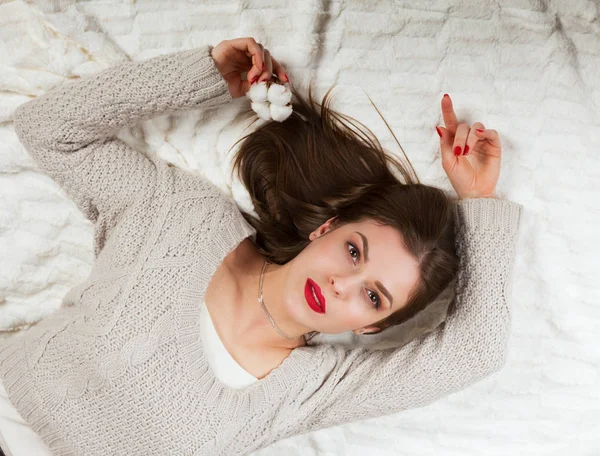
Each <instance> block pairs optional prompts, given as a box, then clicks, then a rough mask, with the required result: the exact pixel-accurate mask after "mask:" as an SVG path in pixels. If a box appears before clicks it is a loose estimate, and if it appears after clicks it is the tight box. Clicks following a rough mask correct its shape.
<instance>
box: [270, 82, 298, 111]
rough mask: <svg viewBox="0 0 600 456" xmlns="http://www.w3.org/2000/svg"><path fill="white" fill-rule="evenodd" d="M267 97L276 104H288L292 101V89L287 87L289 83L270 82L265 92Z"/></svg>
mask: <svg viewBox="0 0 600 456" xmlns="http://www.w3.org/2000/svg"><path fill="white" fill-rule="evenodd" d="M267 99H268V100H269V101H270V102H271V103H273V104H275V105H277V106H285V105H286V104H288V103H289V102H290V101H292V91H291V90H290V88H289V84H285V85H281V84H271V87H269V91H268V92H267Z"/></svg>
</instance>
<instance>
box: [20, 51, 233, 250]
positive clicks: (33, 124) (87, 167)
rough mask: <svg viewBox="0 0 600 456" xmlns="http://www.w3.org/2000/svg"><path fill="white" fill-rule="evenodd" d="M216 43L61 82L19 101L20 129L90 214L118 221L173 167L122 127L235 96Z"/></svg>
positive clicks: (26, 141) (50, 171) (29, 145)
mask: <svg viewBox="0 0 600 456" xmlns="http://www.w3.org/2000/svg"><path fill="white" fill-rule="evenodd" d="M211 50H212V46H210V45H206V46H202V47H199V48H196V49H191V50H187V51H182V52H176V53H171V54H166V55H161V56H159V57H154V58H151V59H147V60H142V61H135V62H126V63H122V64H119V65H116V66H114V67H112V68H108V69H106V70H104V71H101V72H99V73H97V74H95V75H92V76H89V77H86V78H83V79H81V80H79V81H77V82H74V83H71V82H68V83H64V84H61V85H59V86H57V87H55V88H53V89H52V90H51V91H49V92H47V93H46V94H44V95H42V96H40V97H37V98H35V99H34V100H32V101H29V102H27V103H25V104H24V105H22V106H20V107H19V108H17V110H16V111H15V114H14V122H15V131H16V133H17V135H18V137H19V139H20V140H21V142H22V143H23V145H24V146H25V148H26V149H27V151H28V152H29V154H31V155H32V157H33V158H34V159H35V161H36V163H37V164H38V166H39V168H40V169H41V171H43V172H44V173H45V174H47V175H49V176H50V177H51V178H52V179H53V180H55V181H56V182H57V183H58V184H59V185H60V186H61V187H62V188H63V189H64V190H65V191H66V192H67V194H68V195H69V196H70V197H71V198H72V199H73V200H74V202H75V203H76V204H77V206H78V207H79V208H80V209H81V211H82V212H83V213H84V214H85V216H86V217H87V218H88V219H90V220H91V221H92V222H97V221H98V220H99V219H100V218H102V219H103V223H104V224H105V225H109V226H112V225H114V224H115V221H116V219H117V218H118V217H119V215H120V214H121V213H122V212H123V211H124V210H125V209H126V208H127V207H128V205H129V204H130V203H131V202H133V201H135V200H136V199H138V198H143V197H145V196H147V195H150V194H152V192H153V190H154V189H155V188H156V186H157V182H158V181H159V180H160V179H161V178H162V175H163V173H164V172H167V166H166V163H164V162H159V161H158V160H155V159H151V158H148V157H146V156H145V155H144V154H141V153H140V152H137V151H135V150H133V149H131V148H130V147H129V146H127V145H126V144H125V143H123V142H122V141H120V140H119V139H116V138H114V136H115V135H116V133H117V132H118V131H119V130H120V129H121V128H123V127H125V126H130V125H133V124H134V123H136V122H138V121H140V120H143V119H147V118H150V117H153V116H155V115H158V114H166V113H170V112H174V111H178V110H184V109H191V108H197V107H208V106H213V105H217V104H221V103H226V102H229V101H231V100H232V97H231V95H230V93H229V90H228V88H227V82H226V81H225V80H224V79H223V77H222V75H221V74H220V73H219V71H218V69H217V67H216V65H215V62H214V60H213V59H212V57H211V54H210V52H211ZM96 253H97V251H96Z"/></svg>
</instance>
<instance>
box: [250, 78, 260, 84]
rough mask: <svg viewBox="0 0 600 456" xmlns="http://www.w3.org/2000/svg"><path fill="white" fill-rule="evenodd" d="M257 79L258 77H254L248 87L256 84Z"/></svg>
mask: <svg viewBox="0 0 600 456" xmlns="http://www.w3.org/2000/svg"><path fill="white" fill-rule="evenodd" d="M257 79H258V76H254V77H253V78H252V81H250V85H252V84H254V83H255V82H256V80H257Z"/></svg>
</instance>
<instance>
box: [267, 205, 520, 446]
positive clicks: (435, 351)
mask: <svg viewBox="0 0 600 456" xmlns="http://www.w3.org/2000/svg"><path fill="white" fill-rule="evenodd" d="M521 213H522V206H521V205H520V204H517V203H513V202H510V201H506V200H498V199H493V198H478V199H466V200H462V201H459V202H458V203H457V205H456V206H455V212H454V216H455V217H456V222H457V223H456V224H455V226H456V234H457V253H458V255H459V256H460V262H461V265H460V271H459V274H458V279H457V281H456V294H455V298H454V301H453V302H452V305H451V306H450V310H449V313H448V317H447V319H446V321H445V322H443V323H442V324H441V325H440V326H439V327H438V328H436V329H435V330H434V331H433V332H430V333H428V334H426V335H424V336H422V337H420V338H417V339H415V340H413V341H412V342H410V343H409V344H407V345H405V346H403V347H401V348H392V349H386V350H371V349H365V348H359V349H353V350H348V349H347V348H345V347H341V346H332V347H330V351H331V353H329V354H328V356H327V359H326V361H325V364H324V365H323V366H322V369H320V371H319V375H320V376H321V377H320V378H319V379H318V381H316V380H315V379H311V381H310V382H307V384H318V385H319V387H318V388H317V389H316V390H314V389H312V390H310V389H307V390H305V391H304V393H303V394H302V395H301V396H299V397H297V398H294V399H293V403H292V404H290V406H291V407H292V408H293V410H294V412H293V413H291V412H290V411H289V410H286V417H285V418H284V417H281V420H280V422H279V426H278V428H277V437H276V438H277V440H279V439H283V438H286V437H289V436H292V435H296V434H302V433H306V432H310V431H315V430H317V429H322V428H326V427H331V426H336V425H339V424H343V423H349V422H354V421H359V420H365V419H368V418H372V417H377V416H383V415H389V414H392V413H396V412H399V411H401V410H406V409H410V408H415V407H422V406H424V405H427V404H430V403H432V402H434V401H436V400H437V399H439V398H441V397H443V396H446V395H448V394H451V393H453V392H456V391H459V390H461V389H464V388H466V387H467V386H469V385H471V384H473V383H475V382H477V381H478V380H480V379H482V378H484V377H486V376H487V375H489V374H491V373H493V372H495V371H497V370H499V369H500V368H501V367H502V366H503V364H504V362H505V359H506V353H507V343H508V339H509V332H510V322H511V319H510V318H511V317H510V305H509V301H508V294H509V291H510V290H509V284H510V275H511V270H512V264H513V257H514V248H515V245H516V241H517V237H518V229H519V223H520V217H521Z"/></svg>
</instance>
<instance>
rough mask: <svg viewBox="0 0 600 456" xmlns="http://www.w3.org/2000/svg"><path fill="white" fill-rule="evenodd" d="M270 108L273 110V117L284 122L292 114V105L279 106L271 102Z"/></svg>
mask: <svg viewBox="0 0 600 456" xmlns="http://www.w3.org/2000/svg"><path fill="white" fill-rule="evenodd" d="M269 109H270V111H271V118H272V119H273V120H275V121H277V122H283V121H284V120H285V119H287V118H288V117H289V116H291V115H292V105H287V106H277V105H276V104H273V103H271V106H269Z"/></svg>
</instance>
